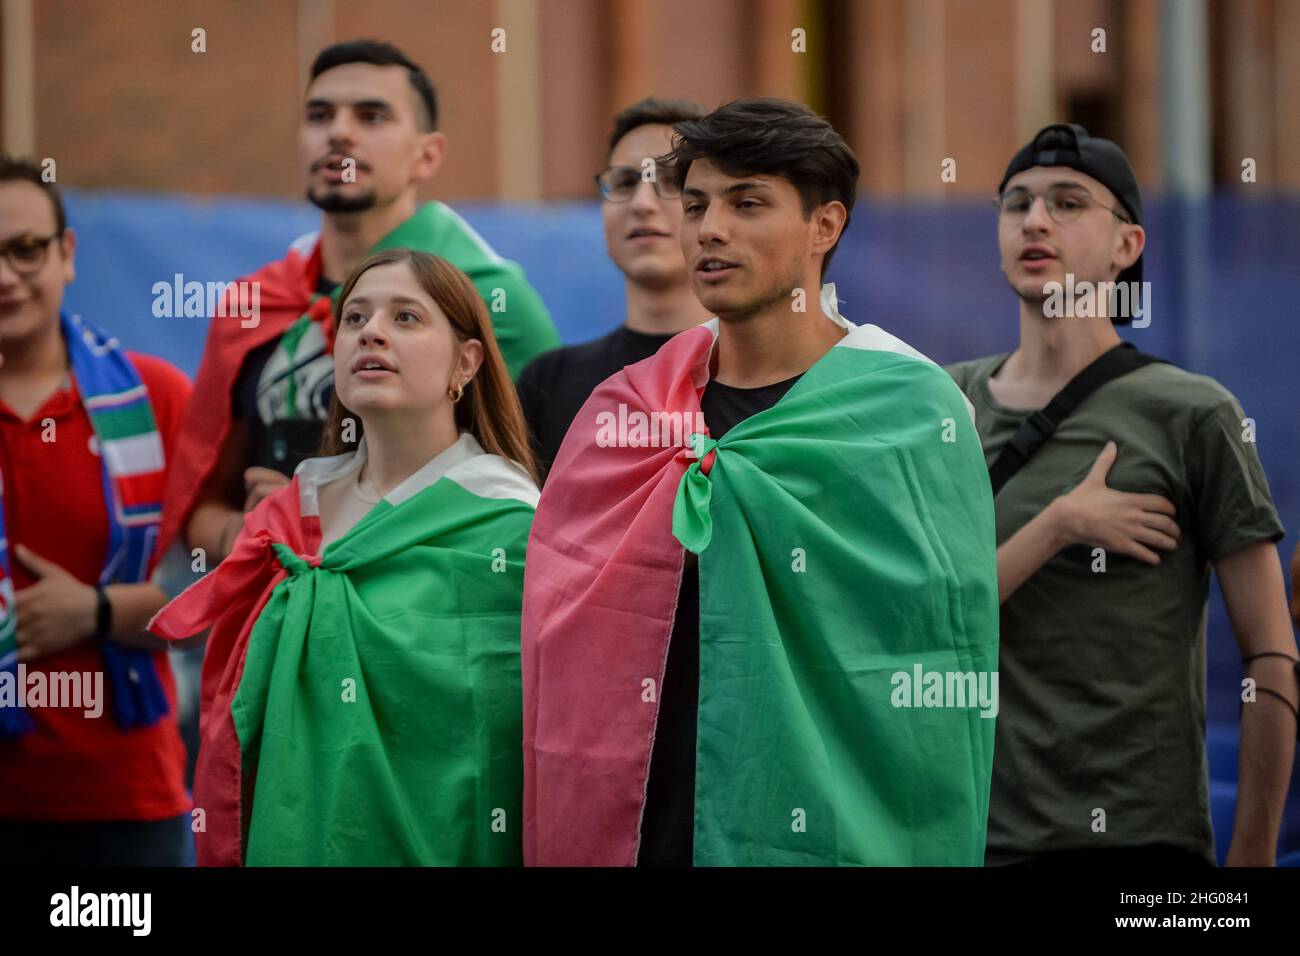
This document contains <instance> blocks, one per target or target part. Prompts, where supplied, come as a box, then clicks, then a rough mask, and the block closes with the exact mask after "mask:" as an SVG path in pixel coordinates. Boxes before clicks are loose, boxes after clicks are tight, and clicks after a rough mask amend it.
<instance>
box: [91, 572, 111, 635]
mask: <svg viewBox="0 0 1300 956" xmlns="http://www.w3.org/2000/svg"><path fill="white" fill-rule="evenodd" d="M112 633H113V604H112V602H111V601H109V599H108V592H107V591H105V590H104V586H103V585H102V584H97V585H95V637H96V638H100V639H102V638H105V637H108V635H110V634H112Z"/></svg>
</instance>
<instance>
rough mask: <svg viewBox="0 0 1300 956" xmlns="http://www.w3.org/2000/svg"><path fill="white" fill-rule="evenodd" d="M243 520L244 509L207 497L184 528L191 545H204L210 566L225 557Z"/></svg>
mask: <svg viewBox="0 0 1300 956" xmlns="http://www.w3.org/2000/svg"><path fill="white" fill-rule="evenodd" d="M243 524H244V513H243V512H242V511H241V510H240V509H238V508H232V507H231V506H230V505H228V504H226V503H225V502H222V501H204V502H201V503H200V504H199V505H198V507H196V508H195V509H194V513H193V514H192V515H191V516H190V521H189V524H188V525H187V526H186V529H185V540H186V543H187V544H188V545H189V547H190V549H191V550H192V549H194V548H202V549H203V553H204V554H205V555H206V564H207V566H208V568H213V567H215V566H216V565H218V564H220V563H221V562H222V561H224V560H225V558H226V555H227V554H229V553H230V548H231V545H233V544H234V541H235V537H236V536H237V535H238V534H239V529H240V528H241V527H243Z"/></svg>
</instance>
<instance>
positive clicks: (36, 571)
mask: <svg viewBox="0 0 1300 956" xmlns="http://www.w3.org/2000/svg"><path fill="white" fill-rule="evenodd" d="M76 239H77V237H76V234H75V233H74V232H73V230H72V229H71V228H69V227H68V226H67V220H66V216H65V213H64V209H63V202H62V200H61V199H60V197H59V194H58V191H57V189H56V188H55V186H54V185H53V184H52V183H49V182H46V181H45V180H44V179H43V178H42V175H41V168H40V167H39V166H37V165H35V164H34V163H31V162H27V161H23V160H18V159H13V158H10V157H8V156H0V359H2V361H0V478H2V480H0V498H2V499H3V500H2V502H0V867H3V866H29V865H36V864H41V865H49V864H56V865H57V864H63V865H68V864H73V865H78V864H80V865H107V864H112V865H118V866H142V865H170V866H177V865H181V864H183V863H184V862H185V860H186V856H187V852H186V847H187V837H188V835H189V832H188V824H189V819H190V816H189V809H190V800H189V797H188V795H187V794H186V792H185V780H184V775H185V749H184V745H183V744H182V742H181V737H180V733H179V731H178V729H177V724H176V690H175V685H174V682H173V678H172V671H171V667H170V665H169V664H168V660H167V655H166V650H165V642H163V641H162V640H160V639H158V638H156V637H154V636H152V635H151V634H148V633H147V632H145V631H144V630H143V628H144V625H145V624H146V622H148V620H149V618H150V617H151V616H152V615H153V614H154V613H155V612H156V611H157V610H158V609H159V608H160V607H162V605H163V604H164V603H165V600H166V598H165V596H164V594H163V592H162V591H161V590H160V589H159V588H158V587H157V586H156V585H155V584H154V583H153V572H154V566H155V563H156V562H157V560H158V555H159V554H160V553H161V551H160V549H159V548H158V547H157V542H158V526H159V522H160V520H161V515H160V509H161V507H162V498H163V484H164V477H165V475H166V472H167V470H168V469H169V468H170V466H171V464H172V462H173V461H174V460H175V459H174V451H175V446H176V433H177V429H178V426H179V424H180V420H181V415H182V413H183V412H184V410H185V403H186V401H187V400H188V398H189V391H190V387H189V382H188V381H187V380H186V378H185V376H184V375H183V374H182V373H181V372H180V371H179V370H177V369H176V368H174V367H173V366H171V365H169V364H168V363H167V362H164V361H163V360H161V359H158V358H154V357H152V356H149V355H140V354H137V353H134V352H127V351H125V350H124V349H122V348H121V347H120V345H119V344H118V343H117V340H116V339H113V338H112V337H110V336H108V335H107V334H106V333H104V332H103V331H102V330H101V329H99V328H98V327H97V326H96V325H95V324H93V320H94V319H95V316H87V317H86V319H82V318H81V317H79V316H72V315H69V314H67V313H66V312H64V311H62V304H63V294H64V289H65V287H66V286H67V285H68V283H70V282H71V281H72V280H73V278H74V275H75V270H74V252H75V250H76V245H77V242H76Z"/></svg>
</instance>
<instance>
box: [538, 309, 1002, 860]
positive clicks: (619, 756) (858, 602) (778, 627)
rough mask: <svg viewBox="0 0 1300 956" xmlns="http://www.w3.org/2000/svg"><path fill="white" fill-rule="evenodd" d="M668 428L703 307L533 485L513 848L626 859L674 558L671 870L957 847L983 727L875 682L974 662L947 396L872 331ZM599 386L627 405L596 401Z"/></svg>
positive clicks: (980, 583)
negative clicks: (690, 699) (690, 564)
mask: <svg viewBox="0 0 1300 956" xmlns="http://www.w3.org/2000/svg"><path fill="white" fill-rule="evenodd" d="M823 309H824V311H825V312H826V314H827V315H828V316H830V318H831V320H832V321H835V322H837V323H839V324H840V325H842V326H843V327H844V328H845V330H846V331H847V333H848V334H847V335H846V336H845V337H844V338H843V339H842V340H840V342H839V343H838V344H837V345H836V346H835V347H833V348H831V349H830V350H829V351H828V352H827V353H826V354H825V355H824V356H823V357H822V358H821V359H820V360H819V361H818V362H817V363H816V364H815V365H814V366H813V367H812V368H811V369H809V371H808V372H807V373H806V374H805V375H804V376H803V377H802V378H801V379H800V380H799V381H798V382H797V383H796V384H795V385H794V387H793V388H791V389H790V391H789V392H788V393H787V394H786V395H785V396H784V397H783V398H782V399H781V401H780V402H778V403H777V404H776V405H774V406H773V407H772V408H770V409H767V410H765V411H763V412H760V413H758V414H756V415H753V416H752V417H750V418H749V419H747V420H745V421H744V422H742V423H740V424H738V425H737V426H735V427H734V428H733V429H731V430H730V431H729V432H727V434H726V435H725V436H724V437H723V438H722V440H721V441H717V442H715V441H714V440H713V439H712V438H711V437H709V436H707V435H698V434H697V435H696V437H694V438H693V439H691V441H690V446H691V447H690V448H685V447H681V446H678V447H655V445H654V444H647V443H644V442H640V441H638V442H635V443H634V442H632V441H628V442H625V443H622V444H615V445H613V446H611V445H610V444H609V442H608V434H605V435H602V426H606V431H608V428H607V426H608V423H609V422H610V421H611V416H618V415H619V414H622V415H623V416H624V419H625V420H627V419H630V418H631V417H632V413H633V412H639V413H641V415H643V416H647V417H653V416H654V415H656V414H658V415H660V416H661V419H660V420H663V419H662V416H663V415H665V414H666V415H667V416H668V420H674V421H675V420H682V421H694V420H695V416H696V414H697V413H698V412H699V411H700V395H701V394H702V390H703V388H704V386H705V385H706V384H707V382H708V377H709V359H710V355H711V353H712V351H713V347H714V343H715V341H716V338H717V335H718V328H719V327H718V321H717V320H716V319H715V320H713V321H711V322H709V323H707V324H706V325H704V326H700V327H698V328H695V329H692V330H690V331H687V332H683V333H681V334H679V335H677V336H676V337H675V338H673V339H672V340H670V341H669V342H668V343H667V344H666V345H665V346H663V348H661V349H660V350H659V352H658V353H657V354H656V355H655V356H653V357H651V358H649V359H646V360H645V361H643V362H640V363H638V364H636V365H633V366H629V367H628V368H626V369H624V370H623V371H622V372H619V373H618V374H616V375H614V376H613V377H611V378H610V379H608V380H607V381H606V382H605V383H604V384H603V385H601V386H600V387H599V388H598V389H597V390H596V391H595V392H594V393H593V394H592V396H591V398H590V399H589V400H588V401H587V403H586V404H585V405H584V406H583V408H582V410H581V411H580V412H579V414H578V417H577V419H576V421H575V422H574V424H573V427H572V428H571V429H570V431H569V433H568V436H567V437H566V439H565V442H564V444H563V446H562V448H561V450H560V453H559V456H558V458H557V460H556V462H555V466H554V468H553V469H552V471H551V473H550V477H549V478H548V480H547V484H546V487H545V490H544V491H543V494H542V498H541V502H540V504H539V505H538V510H537V514H536V518H535V520H534V524H533V534H532V538H531V541H530V545H529V554H528V566H527V573H526V580H525V596H524V610H523V679H524V785H525V795H524V813H525V837H524V840H525V842H524V857H525V861H526V862H527V863H529V864H542V865H631V864H633V863H634V862H635V861H636V857H637V849H638V840H639V832H640V821H641V813H642V808H643V806H644V803H645V792H646V780H647V771H648V767H649V762H650V753H651V748H652V746H653V741H654V736H655V727H656V721H657V718H658V702H657V701H658V695H657V694H656V693H655V688H656V687H657V686H658V685H659V684H661V683H662V680H663V676H664V668H665V661H666V658H667V651H668V641H669V638H670V635H671V631H672V627H673V620H674V616H675V613H676V607H677V601H678V593H679V588H680V581H681V577H682V569H683V561H684V559H685V556H686V554H687V552H688V551H690V552H693V553H695V554H697V555H698V560H699V576H700V599H699V600H700V608H699V615H700V629H699V643H700V646H699V655H700V662H699V667H700V673H699V709H698V716H697V722H696V723H697V740H698V744H697V755H696V777H695V824H694V862H695V863H696V864H697V865H733V864H734V865H754V864H777V865H803V864H819V865H826V864H873V865H895V864H896V865H980V864H981V863H982V861H983V854H984V838H985V823H986V819H987V814H988V793H989V779H990V773H991V766H992V759H993V736H994V720H992V719H988V718H986V717H982V716H981V715H980V712H979V709H978V707H976V706H970V707H936V708H928V707H927V708H912V707H898V706H895V702H896V701H897V699H898V695H896V694H893V693H892V691H894V689H895V685H894V683H893V682H892V677H893V675H895V674H897V673H899V672H907V673H908V674H909V675H910V674H912V673H913V672H914V668H915V666H916V665H918V664H919V665H921V666H922V668H923V669H924V670H926V671H937V672H941V673H952V672H957V673H961V674H976V675H977V674H979V673H981V672H991V671H995V670H996V669H997V652H998V601H997V582H996V559H995V537H994V520H993V500H992V496H991V494H990V487H989V478H988V473H987V470H986V468H985V462H984V456H983V453H982V452H981V450H980V442H979V438H978V436H977V434H976V431H975V429H974V427H973V424H972V415H971V411H970V406H969V403H967V402H966V400H965V398H964V397H963V396H962V394H961V392H960V391H959V390H958V388H957V386H956V385H955V384H954V383H953V382H952V380H951V379H950V378H949V377H948V375H947V374H946V373H945V372H944V371H943V370H942V369H940V368H939V367H938V366H936V365H935V364H934V363H933V362H931V361H929V360H928V359H926V358H925V357H924V356H922V355H921V354H920V353H918V352H916V351H915V350H913V349H911V348H910V347H909V346H907V345H905V344H904V343H902V342H901V341H899V340H898V339H896V338H894V337H893V336H891V335H889V334H888V333H886V332H884V331H882V330H881V329H879V328H876V327H875V326H870V325H865V326H861V327H856V326H853V325H852V324H851V323H848V322H847V321H846V320H844V319H843V318H842V317H841V316H840V315H839V314H838V311H837V310H836V309H835V307H834V288H833V287H829V286H828V287H827V289H826V290H824V291H823ZM621 406H626V408H625V409H622V411H621V412H620V408H621Z"/></svg>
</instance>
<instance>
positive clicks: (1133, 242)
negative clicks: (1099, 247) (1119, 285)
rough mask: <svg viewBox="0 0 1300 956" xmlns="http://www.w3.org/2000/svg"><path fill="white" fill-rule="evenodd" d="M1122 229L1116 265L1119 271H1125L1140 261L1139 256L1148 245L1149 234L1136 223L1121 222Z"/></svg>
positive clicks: (1116, 252) (1116, 253)
mask: <svg viewBox="0 0 1300 956" xmlns="http://www.w3.org/2000/svg"><path fill="white" fill-rule="evenodd" d="M1120 230H1121V232H1120V240H1119V245H1118V247H1117V248H1116V249H1115V262H1114V265H1116V266H1118V267H1119V272H1123V271H1124V270H1125V269H1127V268H1128V267H1129V266H1131V265H1132V264H1133V263H1135V262H1137V261H1138V256H1140V255H1142V250H1143V249H1145V248H1146V245H1147V234H1146V230H1145V229H1143V228H1142V227H1141V226H1139V225H1137V224H1136V223H1120Z"/></svg>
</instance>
